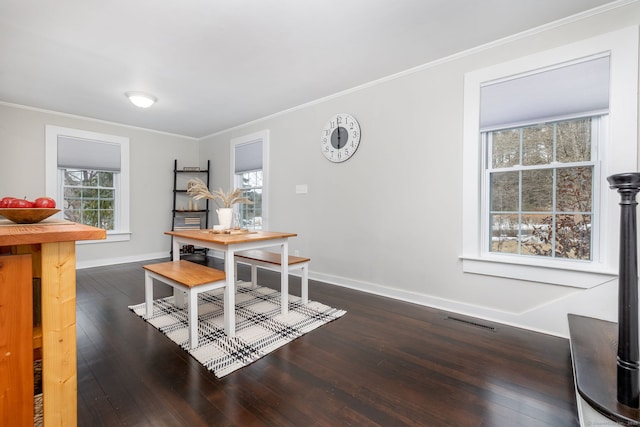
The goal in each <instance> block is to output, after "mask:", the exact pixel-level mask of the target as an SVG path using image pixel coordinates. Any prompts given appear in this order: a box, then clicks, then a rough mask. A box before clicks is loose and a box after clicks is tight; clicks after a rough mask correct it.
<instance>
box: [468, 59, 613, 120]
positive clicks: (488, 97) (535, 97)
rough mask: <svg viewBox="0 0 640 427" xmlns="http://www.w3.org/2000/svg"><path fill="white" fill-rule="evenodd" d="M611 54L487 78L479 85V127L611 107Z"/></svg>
mask: <svg viewBox="0 0 640 427" xmlns="http://www.w3.org/2000/svg"><path fill="white" fill-rule="evenodd" d="M609 59H610V58H609V56H608V55H607V56H601V57H597V58H591V59H587V60H577V61H572V62H571V63H569V64H562V65H560V66H557V67H554V68H552V69H544V70H537V71H534V72H531V73H527V74H526V75H520V76H516V77H509V78H505V79H502V80H500V81H497V82H488V83H486V84H484V85H483V86H482V87H481V89H480V129H481V130H482V131H489V130H496V129H501V128H502V129H505V128H510V127H518V126H523V125H528V124H534V123H541V122H545V121H547V119H551V118H556V119H557V118H572V117H576V116H580V115H595V114H605V113H607V112H608V110H609V62H610V61H609Z"/></svg>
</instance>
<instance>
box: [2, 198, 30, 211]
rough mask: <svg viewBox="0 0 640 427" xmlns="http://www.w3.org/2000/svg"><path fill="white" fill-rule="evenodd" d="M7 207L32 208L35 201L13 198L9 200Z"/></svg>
mask: <svg viewBox="0 0 640 427" xmlns="http://www.w3.org/2000/svg"><path fill="white" fill-rule="evenodd" d="M7 207H9V208H22V209H30V208H33V202H30V201H29V200H27V199H13V200H9V205H8V206H7Z"/></svg>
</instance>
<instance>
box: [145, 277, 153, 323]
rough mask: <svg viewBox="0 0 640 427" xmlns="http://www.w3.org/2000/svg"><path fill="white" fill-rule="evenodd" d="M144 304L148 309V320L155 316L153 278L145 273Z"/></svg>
mask: <svg viewBox="0 0 640 427" xmlns="http://www.w3.org/2000/svg"><path fill="white" fill-rule="evenodd" d="M144 302H145V305H146V308H147V319H148V318H150V317H151V316H153V278H152V277H151V276H150V275H149V273H148V272H146V271H145V273H144Z"/></svg>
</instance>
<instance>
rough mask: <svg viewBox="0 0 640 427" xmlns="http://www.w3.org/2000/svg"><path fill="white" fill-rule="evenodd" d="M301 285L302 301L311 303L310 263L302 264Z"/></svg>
mask: <svg viewBox="0 0 640 427" xmlns="http://www.w3.org/2000/svg"><path fill="white" fill-rule="evenodd" d="M300 286H301V287H302V303H303V304H308V303H309V267H308V265H303V266H302V275H301V278H300Z"/></svg>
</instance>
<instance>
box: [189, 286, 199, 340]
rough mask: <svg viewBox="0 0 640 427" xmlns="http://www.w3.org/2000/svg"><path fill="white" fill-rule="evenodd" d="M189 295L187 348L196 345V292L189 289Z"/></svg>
mask: <svg viewBox="0 0 640 427" xmlns="http://www.w3.org/2000/svg"><path fill="white" fill-rule="evenodd" d="M187 295H188V296H189V309H188V316H189V349H193V348H194V347H197V346H198V292H196V291H195V290H193V289H191V290H190V291H189V292H187Z"/></svg>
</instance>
